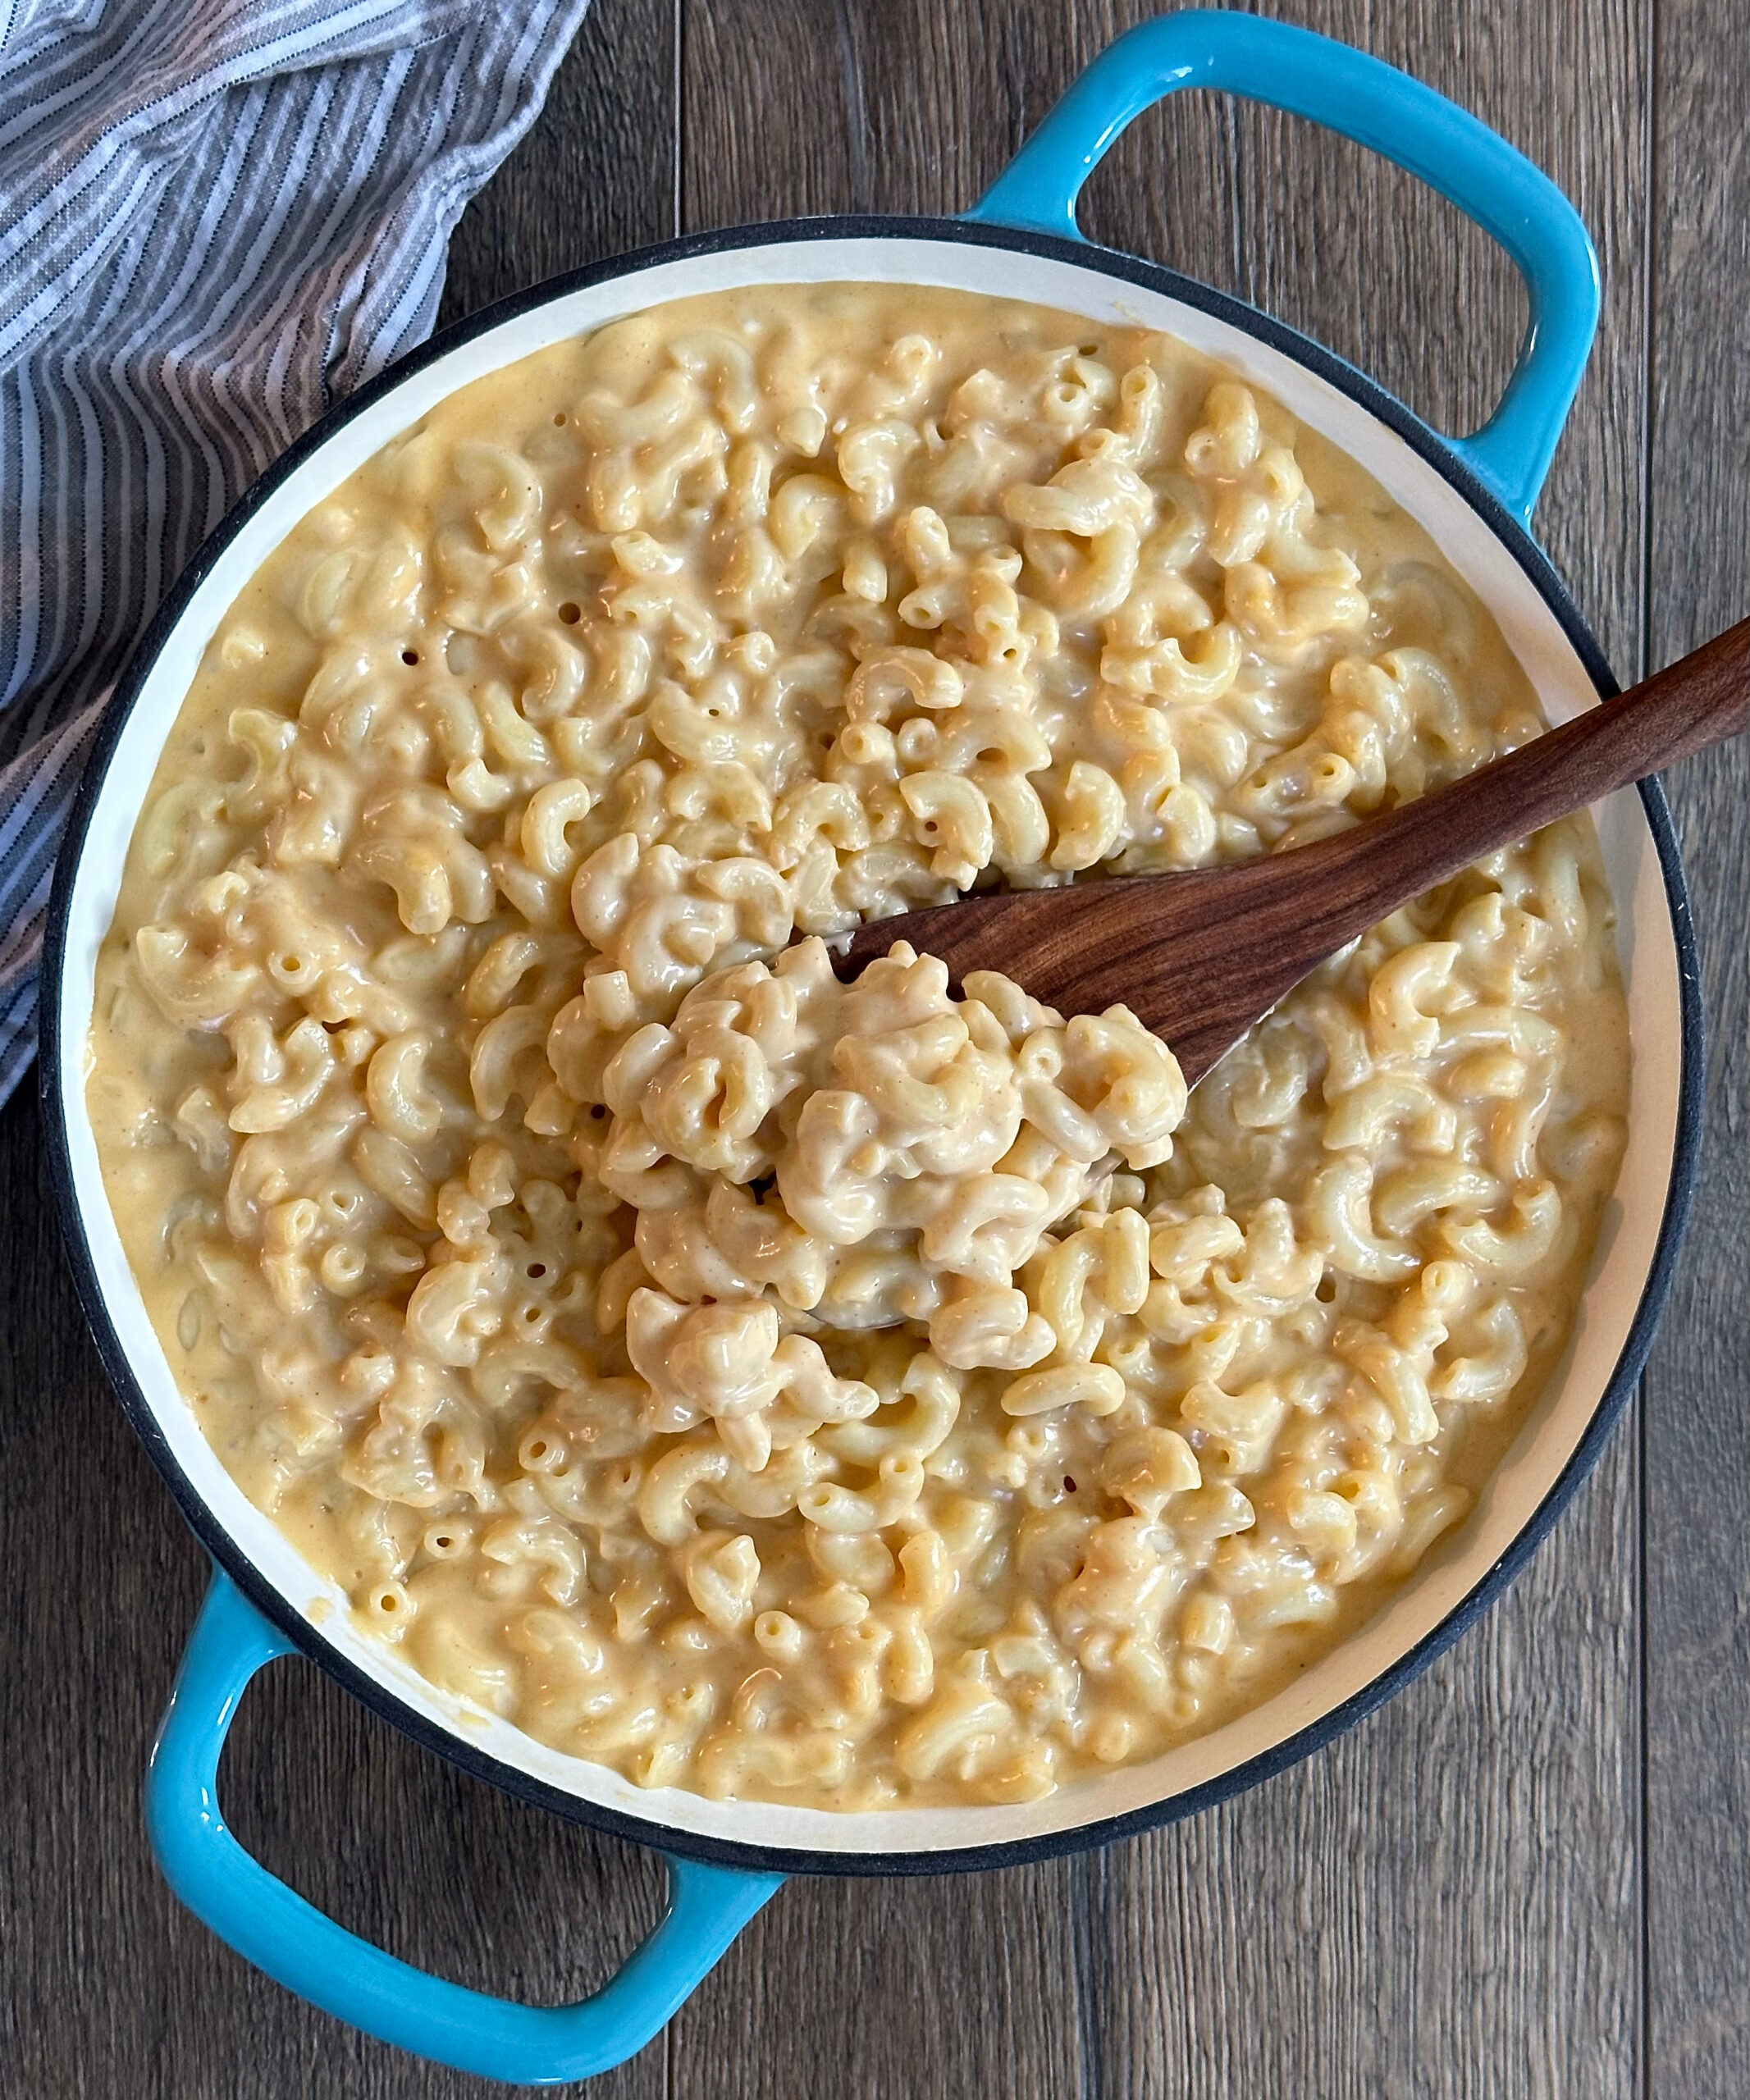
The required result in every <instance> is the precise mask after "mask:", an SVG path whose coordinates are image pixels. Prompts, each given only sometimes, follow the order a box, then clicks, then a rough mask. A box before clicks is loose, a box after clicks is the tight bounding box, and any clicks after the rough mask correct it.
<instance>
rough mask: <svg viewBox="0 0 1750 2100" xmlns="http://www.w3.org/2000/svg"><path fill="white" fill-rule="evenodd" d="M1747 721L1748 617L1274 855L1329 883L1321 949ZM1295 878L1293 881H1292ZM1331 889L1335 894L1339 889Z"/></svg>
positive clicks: (1749, 724)
mask: <svg viewBox="0 0 1750 2100" xmlns="http://www.w3.org/2000/svg"><path fill="white" fill-rule="evenodd" d="M1746 731H1750V620H1740V621H1739V623H1738V625H1737V626H1736V627H1734V628H1729V629H1728V630H1727V631H1726V632H1725V633H1724V634H1722V635H1719V636H1716V637H1715V639H1714V640H1713V641H1710V642H1708V643H1707V644H1706V645H1705V646H1703V647H1702V648H1700V649H1697V650H1696V651H1694V652H1693V655H1688V656H1685V657H1684V658H1683V659H1682V660H1680V661H1679V662H1678V663H1675V664H1671V665H1670V666H1669V667H1668V668H1667V669H1665V670H1663V671H1661V672H1659V673H1656V675H1655V676H1654V677H1652V678H1648V679H1647V680H1645V681H1644V682H1643V683H1642V684H1640V685H1638V686H1636V687H1633V689H1632V690H1631V691H1630V692H1625V693H1619V694H1618V695H1617V696H1616V697H1615V699H1614V700H1607V701H1605V702H1604V703H1603V704H1602V705H1601V706H1598V707H1595V708H1591V709H1588V710H1587V712H1586V713H1585V714H1580V715H1576V716H1575V718H1574V720H1573V721H1571V722H1565V723H1563V724H1562V725H1561V726H1560V728H1556V729H1550V730H1547V731H1546V732H1545V733H1544V734H1543V735H1542V736H1541V737H1533V739H1532V741H1531V742H1529V743H1528V744H1521V745H1520V746H1519V749H1518V750H1517V751H1510V752H1509V753H1508V755H1507V756H1506V757H1505V758H1500V759H1496V760H1494V761H1493V763H1492V764H1491V765H1486V766H1483V767H1482V768H1480V769H1478V771H1477V772H1475V773H1473V774H1467V775H1466V776H1465V777H1464V778H1463V779H1461V780H1455V781H1454V782H1452V783H1451V785H1450V786H1447V787H1445V788H1437V789H1436V790H1435V791H1434V792H1432V794H1429V795H1428V796H1426V797H1423V798H1422V799H1420V800H1419V801H1414V802H1406V803H1405V804H1404V805H1403V806H1401V807H1400V808H1398V809H1396V810H1392V811H1391V813H1390V814H1389V815H1386V816H1383V817H1374V818H1371V819H1368V822H1367V823H1365V824H1356V825H1355V826H1353V827H1352V828H1351V829H1349V830H1346V831H1341V832H1338V833H1335V834H1334V835H1333V836H1332V837H1331V838H1323V839H1320V840H1319V841H1318V843H1317V844H1316V845H1313V846H1307V847H1299V848H1296V849H1295V850H1293V851H1290V852H1288V853H1286V854H1282V855H1280V856H1275V857H1276V858H1277V861H1278V862H1279V864H1280V865H1283V866H1284V867H1285V868H1286V867H1287V866H1290V865H1292V866H1293V867H1295V868H1296V869H1297V870H1299V876H1300V884H1305V883H1308V882H1312V883H1318V884H1323V883H1332V884H1334V886H1335V889H1334V893H1331V894H1330V895H1329V903H1330V905H1332V906H1336V907H1337V911H1336V915H1337V918H1338V919H1339V920H1340V921H1341V924H1340V927H1339V925H1337V924H1333V923H1332V915H1331V914H1330V913H1329V912H1328V911H1327V912H1324V913H1320V914H1318V918H1319V919H1321V920H1323V924H1321V925H1320V927H1319V929H1318V934H1317V935H1316V937H1315V938H1316V939H1317V940H1319V941H1323V940H1327V939H1329V938H1330V936H1331V935H1332V933H1336V934H1337V936H1338V937H1337V938H1336V939H1334V940H1330V945H1329V947H1325V948H1323V950H1322V951H1321V952H1322V953H1323V954H1330V953H1332V952H1333V951H1334V950H1335V949H1336V948H1337V947H1341V946H1342V944H1343V943H1344V942H1345V941H1348V940H1352V939H1353V938H1355V935H1356V934H1362V933H1365V932H1366V930H1367V929H1368V927H1369V926H1372V925H1373V924H1377V923H1378V920H1381V919H1383V918H1384V917H1386V916H1387V914H1388V913H1390V912H1391V911H1396V909H1397V907H1398V906H1400V905H1401V904H1407V903H1408V902H1410V900H1411V899H1412V898H1413V897H1419V896H1421V895H1422V893H1423V892H1424V891H1425V890H1429V889H1432V888H1434V886H1435V885H1436V884H1437V883H1442V882H1446V881H1447V880H1449V879H1451V877H1452V876H1454V875H1455V874H1458V873H1459V872H1460V870H1462V869H1464V868H1468V867H1469V866H1470V865H1472V864H1473V863H1474V862H1475V861H1480V860H1482V859H1483V856H1485V855H1486V854H1489V853H1493V852H1496V851H1499V850H1500V848H1501V847H1504V846H1511V845H1513V844H1515V842H1517V841H1519V839H1522V838H1529V837H1530V836H1531V834H1532V833H1533V832H1536V831H1541V830H1542V829H1543V827H1544V826H1545V825H1546V824H1553V823H1555V821H1556V819H1557V818H1558V817H1564V816H1567V815H1570V814H1571V813H1572V812H1573V811H1574V810H1580V809H1584V808H1585V807H1586V806H1587V805H1588V803H1590V802H1596V801H1598V800H1599V799H1600V798H1601V797H1603V796H1606V795H1608V794H1611V793H1612V792H1615V789H1617V788H1626V787H1627V786H1628V785H1629V783H1631V782H1632V781H1636V780H1644V779H1645V778H1647V775H1648V774H1652V773H1656V772H1657V771H1658V770H1659V769H1660V768H1661V766H1665V765H1671V764H1672V763H1673V762H1674V761H1675V760H1678V759H1680V758H1687V757H1689V756H1691V755H1692V754H1693V753H1694V752H1696V751H1705V750H1706V749H1707V746H1709V745H1710V744H1716V743H1719V742H1722V741H1723V740H1724V739H1725V738H1726V737H1734V736H1742V735H1743V734H1744V733H1745V732H1746ZM1297 886H1299V885H1297ZM1340 898H1341V903H1339V899H1340Z"/></svg>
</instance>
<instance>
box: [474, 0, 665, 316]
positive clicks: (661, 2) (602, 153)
mask: <svg viewBox="0 0 1750 2100" xmlns="http://www.w3.org/2000/svg"><path fill="white" fill-rule="evenodd" d="M676 34H677V31H676V23H675V0H592V6H591V7H590V11H589V12H588V14H587V16H585V17H584V19H583V28H582V30H579V32H578V37H577V40H576V41H575V43H573V45H572V47H571V48H570V50H569V52H567V53H566V54H565V57H564V59H563V61H562V62H560V68H559V71H557V72H556V73H555V75H554V76H553V83H552V85H551V87H550V88H549V89H548V90H547V98H546V104H545V106H544V107H543V108H542V110H541V114H540V115H539V116H537V118H536V119H535V121H534V122H533V124H532V125H531V126H529V130H528V136H527V137H526V138H525V139H523V143H522V144H521V145H519V147H518V148H517V149H516V151H515V152H514V153H513V154H512V155H511V156H510V158H509V160H507V161H506V162H505V164H504V166H503V167H501V168H500V170H499V171H498V172H497V174H496V175H495V176H493V178H492V180H491V181H490V182H489V183H488V184H487V186H486V188H485V189H482V191H481V193H480V194H479V195H478V196H477V198H475V199H474V201H473V203H471V204H470V205H469V206H468V209H467V210H466V211H465V212H464V213H463V215H462V218H461V222H460V223H459V225H458V226H457V227H456V230H455V234H454V235H452V236H451V238H450V267H449V274H448V276H447V278H446V279H445V285H444V297H443V304H442V305H441V308H439V311H438V324H439V326H447V325H448V324H449V323H450V322H452V321H457V320H459V319H460V318H461V317H462V316H463V315H464V313H473V311H474V310H475V308H477V307H482V306H485V305H487V304H489V303H490V302H491V300H493V299H503V298H505V297H506V296H507V295H508V294H509V293H511V292H519V291H522V290H525V289H526V288H527V287H528V285H538V284H540V283H541V281H543V280H544V279H546V278H547V277H552V276H557V275H558V274H559V273H560V272H561V271H563V270H579V269H582V268H583V266H584V265H585V264H586V263H596V262H599V261H601V259H602V258H603V257H605V256H609V255H619V254H621V253H624V251H625V250H626V249H628V248H642V247H644V246H646V245H647V244H648V243H649V242H651V241H653V240H667V239H668V237H669V235H671V234H672V233H673V232H674V231H675V224H674V171H675V149H674V141H675V121H676V109H675V94H674V54H675V40H676Z"/></svg>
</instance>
